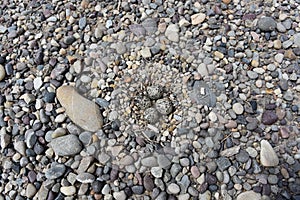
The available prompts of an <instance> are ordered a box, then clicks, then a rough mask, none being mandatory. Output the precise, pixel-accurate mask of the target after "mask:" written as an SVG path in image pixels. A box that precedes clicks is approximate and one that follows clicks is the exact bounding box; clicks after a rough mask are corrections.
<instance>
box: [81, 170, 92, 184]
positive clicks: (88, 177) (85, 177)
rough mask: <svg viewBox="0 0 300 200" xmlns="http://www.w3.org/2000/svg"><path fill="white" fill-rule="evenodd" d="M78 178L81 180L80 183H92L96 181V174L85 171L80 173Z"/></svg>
mask: <svg viewBox="0 0 300 200" xmlns="http://www.w3.org/2000/svg"><path fill="white" fill-rule="evenodd" d="M76 180H77V181H79V182H80V183H92V182H94V181H95V176H94V175H93V174H90V173H87V172H84V173H81V174H78V176H77V177H76Z"/></svg>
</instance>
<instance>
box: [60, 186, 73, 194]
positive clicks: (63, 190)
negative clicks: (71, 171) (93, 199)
mask: <svg viewBox="0 0 300 200" xmlns="http://www.w3.org/2000/svg"><path fill="white" fill-rule="evenodd" d="M60 192H61V193H63V194H64V195H66V196H71V195H73V194H75V193H76V188H75V186H73V185H72V186H63V187H61V188H60Z"/></svg>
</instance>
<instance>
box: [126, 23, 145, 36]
mask: <svg viewBox="0 0 300 200" xmlns="http://www.w3.org/2000/svg"><path fill="white" fill-rule="evenodd" d="M129 30H130V31H131V32H132V33H133V34H135V35H136V36H145V35H146V30H145V28H144V27H143V26H142V25H140V24H131V25H129Z"/></svg>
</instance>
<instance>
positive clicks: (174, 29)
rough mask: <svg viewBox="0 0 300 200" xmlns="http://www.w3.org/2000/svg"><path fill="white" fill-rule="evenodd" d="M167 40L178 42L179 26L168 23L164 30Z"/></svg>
mask: <svg viewBox="0 0 300 200" xmlns="http://www.w3.org/2000/svg"><path fill="white" fill-rule="evenodd" d="M165 35H166V37H167V38H168V40H170V41H172V42H179V27H178V25H177V24H170V25H169V26H168V27H167V29H166V32H165Z"/></svg>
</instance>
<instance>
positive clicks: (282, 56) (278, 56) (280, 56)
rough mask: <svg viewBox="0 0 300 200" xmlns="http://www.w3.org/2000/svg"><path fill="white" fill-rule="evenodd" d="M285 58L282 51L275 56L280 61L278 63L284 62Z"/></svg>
mask: <svg viewBox="0 0 300 200" xmlns="http://www.w3.org/2000/svg"><path fill="white" fill-rule="evenodd" d="M283 58H284V55H283V54H282V53H278V54H276V55H275V57H274V59H275V61H276V62H278V63H282V61H283Z"/></svg>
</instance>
